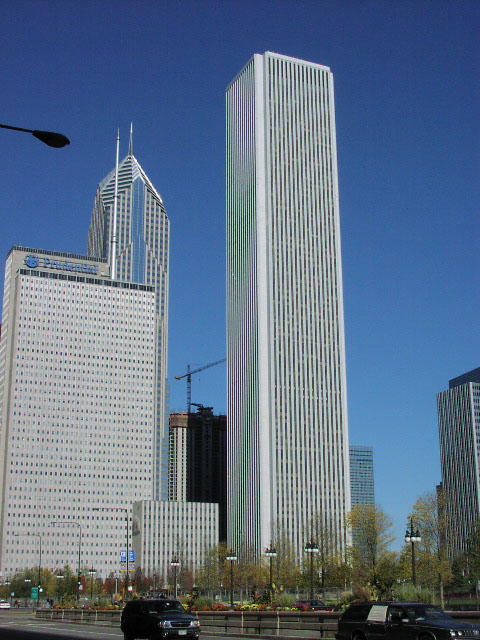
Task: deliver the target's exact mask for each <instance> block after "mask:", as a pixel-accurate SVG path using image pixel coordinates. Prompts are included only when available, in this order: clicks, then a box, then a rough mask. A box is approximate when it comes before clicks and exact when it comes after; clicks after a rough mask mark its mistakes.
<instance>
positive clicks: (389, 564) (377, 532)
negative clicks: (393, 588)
mask: <svg viewBox="0 0 480 640" xmlns="http://www.w3.org/2000/svg"><path fill="white" fill-rule="evenodd" d="M348 523H349V525H350V527H351V531H352V543H353V544H352V548H351V558H352V573H353V575H352V578H353V583H354V585H357V586H365V585H368V584H369V585H371V586H372V587H373V588H374V589H376V590H378V591H379V593H380V595H384V593H385V591H384V590H385V589H387V588H388V584H389V582H390V580H391V577H389V576H391V575H392V572H393V566H394V565H396V561H394V557H393V556H392V555H391V553H390V552H389V545H390V544H391V543H392V542H393V540H394V536H393V534H392V522H391V520H390V519H389V518H388V516H387V515H386V514H385V513H384V512H383V511H382V509H380V508H379V507H377V506H373V505H354V507H353V508H352V510H351V512H350V514H349V516H348Z"/></svg>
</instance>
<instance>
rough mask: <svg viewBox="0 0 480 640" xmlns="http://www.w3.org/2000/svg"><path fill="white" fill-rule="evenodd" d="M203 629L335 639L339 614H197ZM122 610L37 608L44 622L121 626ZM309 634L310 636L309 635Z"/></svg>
mask: <svg viewBox="0 0 480 640" xmlns="http://www.w3.org/2000/svg"><path fill="white" fill-rule="evenodd" d="M196 615H197V616H198V618H199V620H200V623H201V625H202V630H203V631H204V632H206V633H211V634H215V635H222V636H225V634H231V635H245V636H248V635H255V636H256V637H264V638H265V637H269V636H273V637H302V638H304V639H305V638H325V639H330V638H334V633H335V631H336V629H337V620H338V617H339V615H340V614H339V613H325V612H319V611H312V612H298V611H198V612H196ZM120 616H121V611H119V610H115V611H114V610H94V609H37V611H36V617H37V618H41V619H42V620H55V621H62V622H72V623H76V624H97V625H102V626H111V627H118V626H120ZM306 634H307V635H306Z"/></svg>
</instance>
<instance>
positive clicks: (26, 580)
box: [25, 578, 32, 609]
mask: <svg viewBox="0 0 480 640" xmlns="http://www.w3.org/2000/svg"><path fill="white" fill-rule="evenodd" d="M30 582H32V581H31V580H30V578H25V587H26V588H27V590H28V585H29V583H30ZM27 592H28V591H27ZM27 598H28V596H25V609H26V608H27Z"/></svg>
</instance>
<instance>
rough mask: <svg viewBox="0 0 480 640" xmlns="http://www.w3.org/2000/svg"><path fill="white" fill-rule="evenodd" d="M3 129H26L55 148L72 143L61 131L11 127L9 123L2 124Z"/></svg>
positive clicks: (0, 126) (26, 131)
mask: <svg viewBox="0 0 480 640" xmlns="http://www.w3.org/2000/svg"><path fill="white" fill-rule="evenodd" d="M0 128H1V129H12V130H13V131H24V132H25V133H31V134H32V135H33V136H34V137H35V138H37V140H41V142H43V143H44V144H46V145H48V146H49V147H54V148H55V149H61V148H62V147H66V146H67V145H68V144H70V140H69V139H68V138H67V137H66V136H64V135H63V134H61V133H54V132H53V131H38V130H37V129H22V127H11V126H10V125H8V124H0Z"/></svg>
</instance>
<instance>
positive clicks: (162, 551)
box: [132, 500, 218, 583]
mask: <svg viewBox="0 0 480 640" xmlns="http://www.w3.org/2000/svg"><path fill="white" fill-rule="evenodd" d="M132 544H133V550H134V552H135V566H136V567H140V568H141V569H142V570H143V572H144V574H145V575H147V576H153V575H154V574H155V575H156V576H158V577H159V579H160V581H161V582H163V583H164V582H166V580H167V575H168V572H169V570H170V563H171V561H172V560H173V559H174V558H176V559H177V560H178V562H179V563H180V570H181V569H182V568H183V569H185V568H187V569H189V570H190V571H191V572H192V574H193V576H194V577H195V573H196V571H197V568H198V567H199V566H200V565H201V564H202V563H203V562H204V560H205V556H206V554H207V553H208V550H209V549H211V548H212V547H214V546H215V545H217V544H218V504H216V503H212V502H174V501H169V502H167V501H161V500H160V501H158V500H141V501H139V502H135V503H134V504H133V530H132Z"/></svg>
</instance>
